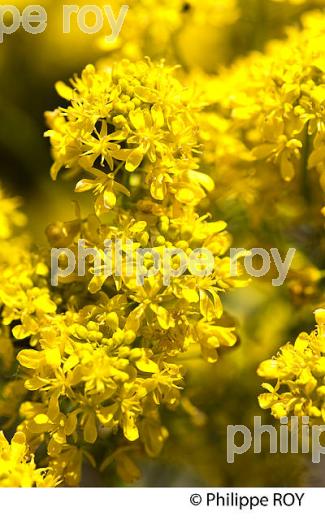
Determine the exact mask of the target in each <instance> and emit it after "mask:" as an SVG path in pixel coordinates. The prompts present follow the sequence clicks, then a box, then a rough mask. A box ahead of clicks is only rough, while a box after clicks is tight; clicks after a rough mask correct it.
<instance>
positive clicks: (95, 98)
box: [46, 60, 213, 215]
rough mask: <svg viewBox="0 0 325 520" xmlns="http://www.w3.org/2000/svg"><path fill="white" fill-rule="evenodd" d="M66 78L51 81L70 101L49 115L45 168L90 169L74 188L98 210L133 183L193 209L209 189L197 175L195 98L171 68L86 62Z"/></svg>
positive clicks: (208, 181) (207, 182)
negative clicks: (87, 194)
mask: <svg viewBox="0 0 325 520" xmlns="http://www.w3.org/2000/svg"><path fill="white" fill-rule="evenodd" d="M71 83H72V88H71V87H68V86H67V85H65V84H63V83H61V82H59V83H58V84H57V89H58V92H59V94H61V95H62V96H63V97H64V98H65V99H68V100H69V101H71V104H70V106H69V107H68V108H66V109H65V108H60V109H58V110H56V111H55V112H52V113H48V120H49V123H50V125H51V127H52V129H51V130H49V131H48V132H47V133H46V135H47V136H49V137H50V138H51V143H52V147H53V153H54V157H55V163H54V165H53V167H52V171H51V173H52V177H53V178H54V179H55V178H56V176H57V174H58V172H59V171H60V170H61V168H62V167H65V168H70V169H72V170H75V169H78V168H79V169H80V168H82V169H83V170H84V171H86V172H87V173H89V174H90V176H91V178H90V179H89V180H87V179H83V180H81V181H80V182H79V183H78V185H77V188H76V191H79V192H81V191H87V190H94V192H95V193H96V195H97V200H96V204H95V210H96V214H97V215H100V214H101V213H104V212H108V211H109V210H110V209H112V208H113V207H114V206H115V204H116V198H117V196H118V194H123V195H129V192H130V189H131V185H130V184H131V183H132V184H133V185H135V184H138V185H139V188H141V186H142V185H144V186H149V188H150V194H151V196H152V197H153V198H154V199H157V200H166V197H167V196H172V197H173V196H174V197H175V198H176V199H177V201H178V202H180V203H184V204H185V203H186V204H190V205H192V206H195V205H196V204H197V203H198V202H199V201H200V200H201V199H202V198H204V196H205V191H204V188H205V189H208V190H211V189H212V188H213V182H212V180H211V179H210V178H209V177H208V176H206V175H204V174H201V173H199V172H195V170H196V169H197V168H198V157H197V156H198V153H199V147H198V127H197V124H196V121H195V112H196V111H197V110H198V109H199V108H200V103H201V102H200V99H199V98H198V97H197V96H195V95H194V93H193V92H192V90H191V89H186V88H184V87H183V86H182V85H181V84H180V83H179V81H178V80H177V79H176V78H175V77H173V70H172V69H171V68H169V67H166V66H164V65H163V63H161V64H160V65H158V66H154V65H152V64H151V63H150V62H149V61H147V62H145V61H143V62H138V63H136V64H133V63H131V62H129V61H127V60H123V61H121V62H119V63H117V64H115V65H114V67H113V68H109V69H104V70H101V71H98V72H97V71H96V70H95V68H94V67H93V66H91V65H89V66H88V67H86V69H85V70H84V71H83V73H82V76H81V78H78V77H75V78H74V79H73V80H72V82H71ZM140 165H141V168H139V167H140ZM135 171H137V175H131V174H132V173H133V172H135ZM123 174H124V177H123ZM122 177H123V180H122V182H118V181H117V179H122Z"/></svg>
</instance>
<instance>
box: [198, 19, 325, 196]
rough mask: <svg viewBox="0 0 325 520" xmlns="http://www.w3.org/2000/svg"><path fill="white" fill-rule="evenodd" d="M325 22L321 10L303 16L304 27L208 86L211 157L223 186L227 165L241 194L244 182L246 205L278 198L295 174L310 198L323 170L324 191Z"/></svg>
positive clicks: (207, 128) (206, 136) (236, 65)
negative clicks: (212, 108) (214, 109)
mask: <svg viewBox="0 0 325 520" xmlns="http://www.w3.org/2000/svg"><path fill="white" fill-rule="evenodd" d="M324 21H325V16H324V14H322V13H320V12H313V13H311V14H310V13H308V14H306V15H304V17H303V19H302V24H303V28H302V30H299V29H297V28H292V27H291V28H290V29H288V31H287V32H288V35H287V39H286V40H281V41H273V42H271V43H269V44H268V46H267V49H266V52H265V53H263V54H262V53H258V52H254V53H252V54H250V55H249V56H248V57H244V58H242V59H240V60H239V61H237V62H235V63H234V65H232V67H231V68H230V69H225V70H224V72H222V73H221V75H220V76H218V77H216V78H212V80H211V83H210V86H209V87H208V96H209V97H210V102H211V103H216V105H217V115H216V114H210V116H209V118H210V120H209V119H206V127H205V129H204V131H205V134H204V135H205V138H206V139H207V141H208V142H210V155H209V156H208V160H209V161H210V162H212V161H215V164H216V166H217V168H218V170H217V172H219V175H220V177H221V182H222V176H223V175H224V176H226V171H227V168H228V170H229V171H230V175H231V178H232V177H235V176H236V175H237V181H235V186H234V188H235V190H236V188H237V185H239V189H240V185H242V183H243V182H245V185H246V186H247V187H248V191H247V192H246V198H247V202H250V203H251V202H252V201H254V200H256V197H257V196H258V194H261V193H263V192H264V191H265V192H267V189H268V190H270V193H271V194H272V197H273V199H274V198H278V195H277V194H278V193H279V192H281V186H279V182H278V178H277V175H279V176H281V177H282V179H284V180H285V181H287V182H289V181H292V180H293V179H294V178H295V177H296V179H297V181H296V185H298V183H299V186H302V187H303V189H304V195H306V192H308V189H309V191H310V190H311V187H310V186H311V185H313V183H314V177H315V172H318V174H319V178H320V184H321V186H322V188H323V190H324V191H325V158H324V136H325V126H324V123H325V116H324V111H325V60H324V53H323V48H324V44H325V31H324ZM217 137H219V139H218V140H217ZM216 142H217V143H218V146H215V145H214V143H216ZM220 142H221V146H220ZM213 146H215V148H213ZM217 175H218V173H217ZM239 179H240V180H239ZM228 180H229V178H228V177H227V178H226V179H225V180H224V183H225V184H226V181H228ZM272 185H273V186H275V187H276V188H274V189H272ZM266 186H267V189H265V187H266ZM314 189H315V188H314ZM284 190H285V188H284V187H283V188H282V191H284ZM239 194H241V193H240V192H239ZM265 194H266V196H268V195H267V193H265ZM295 196H297V194H296V195H295ZM320 204H321V202H320Z"/></svg>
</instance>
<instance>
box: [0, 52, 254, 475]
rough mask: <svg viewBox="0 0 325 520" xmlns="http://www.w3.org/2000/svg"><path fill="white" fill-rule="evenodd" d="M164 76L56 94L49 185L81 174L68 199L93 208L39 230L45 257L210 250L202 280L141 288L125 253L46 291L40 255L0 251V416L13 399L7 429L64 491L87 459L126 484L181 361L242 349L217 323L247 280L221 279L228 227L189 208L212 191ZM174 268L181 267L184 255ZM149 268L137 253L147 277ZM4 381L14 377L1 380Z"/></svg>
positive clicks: (9, 247) (128, 68)
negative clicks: (115, 247)
mask: <svg viewBox="0 0 325 520" xmlns="http://www.w3.org/2000/svg"><path fill="white" fill-rule="evenodd" d="M175 73H176V71H175V70H174V69H170V68H168V67H166V66H165V65H164V64H163V63H158V64H156V65H154V64H152V63H151V62H149V61H140V62H137V63H134V64H132V63H130V62H128V61H121V62H120V63H119V64H116V65H114V66H113V68H111V69H103V70H96V69H95V68H94V67H92V66H88V67H86V69H85V70H84V71H83V73H82V75H81V77H80V78H79V77H75V78H74V79H73V80H72V81H71V87H69V86H67V85H64V84H63V83H59V84H58V85H57V88H58V91H59V92H60V94H61V95H63V97H64V98H65V99H66V100H67V101H68V103H67V107H65V108H59V109H57V110H55V111H54V112H52V113H48V114H47V119H48V121H49V122H50V125H51V129H50V130H49V131H48V132H47V135H48V136H49V137H50V139H51V143H52V150H53V157H54V165H53V167H52V176H53V178H56V176H57V174H58V173H59V171H61V170H62V169H68V170H69V172H70V173H73V174H74V175H78V176H79V175H80V174H81V173H82V172H83V175H82V176H83V177H84V178H82V179H81V180H79V182H78V183H77V186H76V191H88V190H90V189H91V190H93V191H94V194H95V201H94V204H93V207H94V211H93V212H92V213H90V214H89V215H88V216H86V217H85V218H83V217H82V216H81V214H80V213H81V212H80V210H79V208H78V209H77V212H76V213H77V215H76V218H75V219H74V220H72V221H70V222H55V223H53V224H51V225H49V226H48V228H47V230H46V232H47V236H48V240H49V243H50V246H52V247H59V248H60V247H69V248H70V249H71V251H73V252H74V253H75V255H76V257H77V256H78V247H77V243H79V241H80V239H82V240H84V241H85V244H86V245H87V247H91V248H93V249H95V250H96V251H97V252H98V253H99V255H100V256H101V257H103V256H104V245H105V241H106V240H112V241H113V242H114V243H115V241H117V240H120V241H121V244H122V250H123V248H124V247H125V245H126V244H127V240H132V241H133V248H134V249H133V251H132V254H131V257H132V262H134V261H135V260H134V258H135V256H134V255H135V254H136V251H137V249H138V248H139V247H148V248H151V249H153V250H154V251H156V252H157V253H159V254H161V255H162V254H163V252H164V251H165V250H166V249H167V248H172V247H174V248H178V249H179V250H181V251H183V252H184V253H186V255H190V254H191V253H192V252H193V251H194V250H196V249H197V248H208V249H209V251H210V252H211V253H212V254H213V255H214V264H213V266H212V272H211V274H210V275H209V276H205V277H202V276H200V273H198V272H197V271H195V270H193V269H191V266H190V265H189V266H188V269H187V271H186V272H185V273H184V274H183V275H182V276H180V277H178V278H172V279H171V281H170V284H169V285H166V284H164V269H165V266H164V265H161V266H160V269H159V270H158V271H157V272H156V273H155V274H154V275H151V276H148V277H144V283H143V284H142V285H141V284H139V283H137V278H136V273H134V274H133V273H132V274H130V273H129V272H128V270H127V268H126V257H125V254H124V252H125V250H124V252H123V251H122V258H123V269H122V272H121V273H117V272H115V271H114V270H113V272H112V273H111V274H110V275H108V274H107V273H106V272H105V273H104V272H103V273H98V272H97V271H95V269H94V261H93V258H88V259H87V264H86V268H85V273H84V276H80V275H79V274H80V273H79V274H78V273H77V272H74V273H73V274H72V275H70V276H69V277H66V278H63V277H62V278H60V279H59V284H58V286H57V287H52V286H51V285H50V279H49V278H50V277H49V265H50V250H42V251H37V250H34V249H32V248H31V246H30V244H29V241H28V239H27V238H24V237H22V236H18V237H15V236H14V237H12V238H11V239H10V240H8V241H7V243H6V245H5V246H4V248H3V250H2V249H1V253H0V260H1V267H2V270H1V276H0V281H1V289H0V299H1V303H2V323H3V339H2V342H3V345H7V347H6V348H7V349H8V355H7V357H6V360H7V361H6V362H7V366H8V370H9V376H8V382H7V384H6V385H5V387H4V390H3V392H2V393H3V395H2V400H1V401H0V406H1V407H2V408H3V410H4V413H3V415H4V416H5V417H8V419H9V418H10V419H11V420H12V421H15V420H16V418H17V410H18V406H19V404H20V403H21V404H20V407H19V415H20V418H21V419H22V422H21V423H20V424H19V425H18V431H19V432H20V433H23V434H24V435H25V437H26V439H27V442H28V445H29V446H30V449H31V450H32V452H33V453H35V452H36V451H38V450H41V452H42V453H43V454H44V458H43V459H42V464H43V463H44V465H46V466H47V467H49V468H50V469H51V471H52V472H53V475H55V476H56V477H58V478H59V479H60V480H62V481H63V483H65V484H66V485H76V484H78V483H79V481H80V477H81V466H82V460H83V456H86V457H87V458H88V460H89V461H90V462H91V463H92V464H94V465H95V464H97V463H98V464H99V465H100V466H101V467H102V468H106V467H107V466H108V465H109V464H110V463H112V462H114V463H116V465H117V470H118V472H119V474H120V475H121V476H122V477H123V478H124V479H125V480H128V481H132V480H133V479H134V478H137V476H138V469H137V467H136V466H135V464H134V462H133V457H132V456H131V455H132V452H133V453H134V454H136V453H139V452H141V451H143V449H144V450H145V452H146V453H147V454H148V455H149V456H156V455H158V454H159V452H160V451H161V448H162V446H163V443H164V440H165V439H166V437H167V435H168V432H167V430H166V428H165V427H164V426H162V425H161V422H160V414H159V408H160V406H161V405H165V406H167V407H168V408H171V409H173V408H175V407H176V406H177V405H178V403H179V399H180V390H181V389H182V387H183V385H184V380H183V376H184V369H183V367H182V364H181V358H182V354H183V353H184V352H185V351H190V350H193V349H194V350H196V349H197V348H200V349H201V351H202V354H203V357H204V358H205V359H206V360H207V361H209V362H215V361H216V360H217V358H218V354H217V351H218V349H219V347H221V346H233V345H234V344H235V343H236V340H237V338H236V335H235V329H234V327H233V326H231V325H230V326H229V322H228V321H227V320H225V321H223V317H222V316H223V305H222V301H221V296H222V294H223V293H225V292H226V291H228V290H230V289H231V288H233V287H236V286H242V285H244V284H245V283H246V281H245V280H242V279H241V272H240V270H239V277H237V276H236V277H233V276H232V275H231V272H230V267H231V264H230V259H229V258H228V257H227V256H226V251H227V249H228V248H229V246H230V243H231V239H230V235H229V234H228V232H227V231H226V224H225V222H223V221H215V222H212V221H210V220H209V215H207V214H200V212H199V210H198V205H199V203H201V202H202V201H203V200H204V199H205V198H206V191H208V190H211V189H212V188H213V181H212V180H211V178H210V177H209V176H208V175H207V174H205V173H202V172H200V171H199V170H198V168H199V161H198V153H199V151H200V148H199V129H198V124H197V118H196V113H198V112H199V110H201V108H202V107H201V105H202V102H201V100H200V98H199V97H195V95H194V93H193V91H191V90H190V89H188V88H185V87H184V86H183V85H182V84H181V83H180V82H179V81H178V80H177V79H176V76H175ZM2 255H3V257H2ZM61 261H62V262H63V259H62V258H61V257H60V262H61ZM171 262H172V265H171V267H172V268H177V267H178V265H179V258H178V257H174V258H173V259H172V261H171ZM124 267H125V269H124ZM151 267H152V258H151V257H149V258H146V262H145V270H150V268H151ZM11 337H12V340H11V339H10V338H11ZM12 342H13V344H12ZM17 349H18V355H17V360H18V367H17V366H16V365H15V361H14V358H15V350H16V351H17ZM12 364H13V365H14V368H12ZM9 366H10V368H9ZM10 370H11V372H10ZM13 370H16V372H17V373H18V374H19V377H18V378H17V377H16V378H15V379H13V378H11V377H10V374H12V371H13ZM12 385H17V386H18V389H16V387H15V388H12ZM13 393H15V394H16V395H15V399H14V400H13V401H12V400H11V399H10V396H11V395H12V394H13ZM98 443H99V444H101V445H103V446H104V455H103V453H102V452H101V455H100V458H98V456H96V445H97V444H98ZM45 453H46V454H45Z"/></svg>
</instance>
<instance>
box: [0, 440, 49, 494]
mask: <svg viewBox="0 0 325 520" xmlns="http://www.w3.org/2000/svg"><path fill="white" fill-rule="evenodd" d="M57 485H58V480H57V479H56V478H54V477H53V475H52V473H51V471H50V470H49V469H48V468H44V469H37V468H36V464H35V462H34V457H33V455H30V454H29V449H28V446H27V445H26V438H25V435H24V434H23V433H22V432H17V433H15V435H14V436H13V438H12V441H11V443H10V444H9V442H8V441H7V439H6V438H5V436H4V434H3V432H2V431H0V487H55V486H57Z"/></svg>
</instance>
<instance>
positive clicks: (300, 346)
mask: <svg viewBox="0 0 325 520" xmlns="http://www.w3.org/2000/svg"><path fill="white" fill-rule="evenodd" d="M315 317H316V323H317V327H316V330H314V331H313V332H312V333H311V334H307V333H305V332H303V333H301V334H300V335H299V336H298V338H297V339H296V341H295V343H294V345H292V344H291V343H288V344H287V345H285V346H284V347H282V348H281V349H280V352H279V353H278V354H277V356H275V357H274V358H272V359H268V360H266V361H263V362H262V363H261V364H260V366H259V368H258V375H259V376H261V377H263V378H265V379H276V380H277V383H276V385H275V386H272V385H271V384H269V383H263V385H262V386H263V388H265V390H267V393H264V394H261V395H260V396H259V404H260V406H261V408H263V409H271V412H272V415H274V417H276V418H277V419H280V418H281V417H285V416H290V415H298V416H308V417H310V418H313V420H314V421H317V420H321V421H322V422H325V355H324V354H325V309H318V310H316V311H315Z"/></svg>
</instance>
